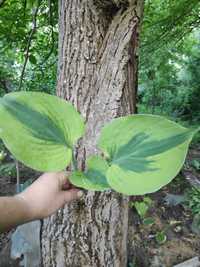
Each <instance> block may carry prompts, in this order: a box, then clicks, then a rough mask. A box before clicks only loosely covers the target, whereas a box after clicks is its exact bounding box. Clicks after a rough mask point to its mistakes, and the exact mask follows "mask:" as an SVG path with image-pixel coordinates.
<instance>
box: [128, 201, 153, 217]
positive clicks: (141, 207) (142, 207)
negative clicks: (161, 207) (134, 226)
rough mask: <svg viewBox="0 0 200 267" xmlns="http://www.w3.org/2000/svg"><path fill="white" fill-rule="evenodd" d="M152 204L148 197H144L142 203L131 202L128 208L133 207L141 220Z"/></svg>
mask: <svg viewBox="0 0 200 267" xmlns="http://www.w3.org/2000/svg"><path fill="white" fill-rule="evenodd" d="M152 203H153V201H152V200H151V199H150V198H149V197H144V198H143V201H133V202H131V203H130V206H131V207H135V209H136V210H137V213H138V214H139V215H140V217H141V219H144V218H145V216H146V214H147V211H148V210H149V208H150V207H151V205H152Z"/></svg>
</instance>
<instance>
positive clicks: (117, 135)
mask: <svg viewBox="0 0 200 267" xmlns="http://www.w3.org/2000/svg"><path fill="white" fill-rule="evenodd" d="M84 130H85V125H84V120H83V118H82V117H81V116H80V114H78V112H77V111H76V110H75V109H74V107H73V106H72V105H71V104H70V103H68V102H66V101H64V100H62V99H60V98H58V97H56V96H51V95H48V94H44V93H38V92H37V93H36V92H17V93H10V94H7V95H5V96H4V97H3V98H0V137H1V138H2V140H3V142H4V144H5V146H6V147H7V148H8V150H9V151H10V152H11V153H12V154H13V155H14V156H15V158H16V159H18V160H19V161H21V162H23V163H24V164H25V165H27V166H29V167H31V168H33V169H36V170H39V171H60V170H63V169H65V168H66V167H67V166H68V165H69V164H72V166H73V172H72V174H71V176H70V178H69V179H70V181H71V183H72V184H74V185H76V186H78V187H82V188H85V189H88V190H94V191H104V190H115V191H117V192H120V193H123V194H125V195H142V194H146V193H151V192H155V191H156V190H158V189H160V188H161V187H162V186H164V185H166V184H167V183H169V182H170V181H171V180H172V179H173V178H174V177H175V176H176V175H177V173H178V172H179V171H180V169H181V167H182V165H183V163H184V160H185V157H186V153H187V150H188V146H189V144H190V142H191V140H192V138H193V135H194V134H195V133H196V132H197V130H193V129H192V130H190V129H187V128H184V127H182V126H180V125H179V124H177V123H175V122H172V121H170V120H168V119H166V118H163V117H161V116H154V115H144V114H140V115H129V116H126V117H121V118H117V119H114V120H113V121H112V122H111V123H109V124H108V125H106V126H105V127H104V128H103V129H102V131H101V134H100V138H99V141H98V148H99V149H100V150H101V156H100V155H95V156H91V157H90V158H88V159H87V161H86V166H87V167H86V170H85V171H84V172H83V171H81V170H78V169H77V162H76V159H75V157H74V146H75V145H76V143H77V141H78V139H79V138H81V137H82V136H83V134H84Z"/></svg>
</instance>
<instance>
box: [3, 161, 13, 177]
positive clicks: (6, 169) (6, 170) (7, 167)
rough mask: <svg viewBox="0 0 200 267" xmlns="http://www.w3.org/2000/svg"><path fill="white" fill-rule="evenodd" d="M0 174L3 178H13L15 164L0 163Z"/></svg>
mask: <svg viewBox="0 0 200 267" xmlns="http://www.w3.org/2000/svg"><path fill="white" fill-rule="evenodd" d="M0 174H1V175H2V176H3V177H6V176H7V177H14V176H16V168H15V163H4V164H1V162H0Z"/></svg>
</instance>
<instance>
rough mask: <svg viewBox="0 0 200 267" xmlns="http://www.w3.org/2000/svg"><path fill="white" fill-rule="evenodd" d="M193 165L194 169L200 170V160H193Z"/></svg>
mask: <svg viewBox="0 0 200 267" xmlns="http://www.w3.org/2000/svg"><path fill="white" fill-rule="evenodd" d="M191 165H192V167H194V168H195V169H196V170H197V171H199V170H200V160H197V159H193V160H192V161H191Z"/></svg>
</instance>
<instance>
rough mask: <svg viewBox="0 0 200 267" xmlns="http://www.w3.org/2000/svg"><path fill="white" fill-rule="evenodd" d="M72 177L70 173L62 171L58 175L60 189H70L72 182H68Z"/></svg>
mask: <svg viewBox="0 0 200 267" xmlns="http://www.w3.org/2000/svg"><path fill="white" fill-rule="evenodd" d="M69 175H70V172H67V171H62V172H59V173H58V179H59V186H60V189H63V187H65V188H64V189H68V188H69V187H70V182H69V180H68V177H69Z"/></svg>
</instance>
